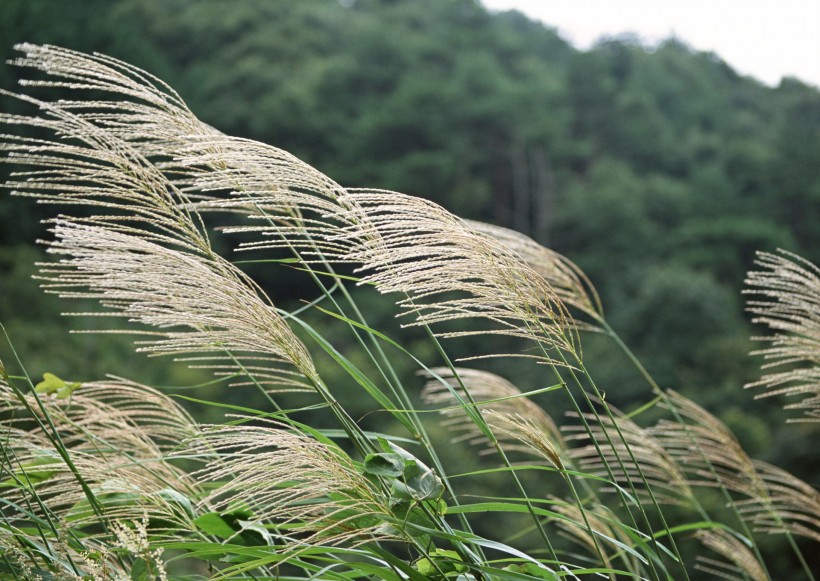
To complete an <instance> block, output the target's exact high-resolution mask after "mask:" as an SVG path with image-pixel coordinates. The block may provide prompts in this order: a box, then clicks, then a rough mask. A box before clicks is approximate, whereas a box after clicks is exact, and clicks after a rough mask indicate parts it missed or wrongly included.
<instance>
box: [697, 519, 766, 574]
mask: <svg viewBox="0 0 820 581" xmlns="http://www.w3.org/2000/svg"><path fill="white" fill-rule="evenodd" d="M695 537H696V538H697V539H698V540H699V541H700V542H701V544H703V546H705V547H707V548H709V549H711V550H712V551H714V552H716V553H718V554H719V555H720V556H721V557H723V559H724V560H723V561H719V560H717V559H712V558H709V557H705V556H703V555H698V557H697V562H696V563H695V568H696V569H699V570H701V571H703V572H704V573H706V574H707V575H713V576H714V577H716V578H722V579H745V578H748V579H751V580H752V581H767V580H768V579H769V576H768V575H767V574H766V571H765V569H764V568H763V566H762V565H761V564H760V561H758V560H757V557H756V556H755V554H754V553H753V552H752V551H751V549H749V547H748V546H747V545H746V543H744V542H743V541H741V540H740V539H738V538H737V537H736V536H734V535H733V534H732V533H730V532H729V531H727V530H726V529H717V528H716V529H703V530H700V531H698V532H697V533H695Z"/></svg>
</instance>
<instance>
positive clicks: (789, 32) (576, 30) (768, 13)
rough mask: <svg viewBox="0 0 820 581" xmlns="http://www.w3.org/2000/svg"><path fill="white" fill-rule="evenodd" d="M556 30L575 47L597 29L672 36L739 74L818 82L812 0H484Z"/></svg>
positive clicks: (819, 35) (817, 21)
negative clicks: (715, 58)
mask: <svg viewBox="0 0 820 581" xmlns="http://www.w3.org/2000/svg"><path fill="white" fill-rule="evenodd" d="M482 2H483V4H484V5H485V6H487V8H489V9H490V10H509V9H516V10H520V11H521V12H523V13H525V14H526V15H527V16H529V17H530V18H532V19H535V20H540V21H542V22H544V23H545V24H547V25H549V26H553V27H555V28H557V29H558V30H559V32H560V33H561V35H562V36H563V37H564V38H565V39H567V40H569V41H571V42H572V43H573V44H574V45H575V46H577V47H579V48H584V49H585V48H588V47H589V46H591V45H592V44H593V43H594V42H595V40H597V39H598V38H599V37H601V36H612V35H616V34H619V33H624V32H633V33H637V34H638V36H640V37H641V38H643V39H644V40H645V41H647V42H649V43H653V42H657V41H659V40H662V39H664V38H668V37H669V36H672V35H674V36H676V37H677V38H679V39H681V40H682V41H684V42H685V43H686V44H688V45H689V46H691V47H692V48H694V49H696V50H703V51H713V52H715V53H717V54H718V55H719V56H720V57H721V58H722V59H723V60H724V61H726V62H727V63H729V65H730V66H731V67H732V68H734V69H735V70H737V71H738V72H739V73H741V74H744V75H750V76H753V77H756V78H758V79H760V80H761V81H763V82H765V83H766V84H769V85H777V84H778V83H779V82H780V79H781V78H782V77H783V76H793V77H797V78H799V79H801V80H802V81H804V82H807V83H810V84H812V85H814V86H816V87H818V88H820V30H818V26H819V25H820V1H818V0H777V1H776V2H775V1H760V0H688V1H687V0H654V1H652V0H617V1H611V0H482Z"/></svg>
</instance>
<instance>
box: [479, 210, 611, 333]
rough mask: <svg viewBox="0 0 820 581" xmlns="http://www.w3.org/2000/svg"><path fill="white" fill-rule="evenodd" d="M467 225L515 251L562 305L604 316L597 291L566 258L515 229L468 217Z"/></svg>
mask: <svg viewBox="0 0 820 581" xmlns="http://www.w3.org/2000/svg"><path fill="white" fill-rule="evenodd" d="M467 224H468V225H469V226H470V227H471V228H474V229H475V230H476V231H478V232H483V233H484V234H488V235H490V236H492V237H493V238H495V239H496V240H498V241H499V242H501V243H503V244H504V245H506V246H507V247H508V248H509V249H510V250H512V251H513V252H515V253H516V254H518V255H519V256H520V257H521V259H522V260H524V262H526V263H527V264H528V265H529V266H530V267H531V268H532V269H533V270H534V271H535V272H537V273H538V274H539V275H541V276H542V277H543V278H544V280H546V281H547V282H548V283H549V284H550V286H552V288H553V289H554V290H555V294H556V295H557V296H558V298H560V299H561V301H563V303H564V304H566V305H569V306H571V307H574V308H576V309H578V310H579V311H581V312H583V313H584V314H586V315H588V316H589V317H590V318H591V319H592V321H594V322H598V321H600V320H602V319H603V318H604V314H603V307H602V306H601V300H600V298H599V297H598V292H597V291H596V290H595V287H594V286H593V285H592V283H591V282H590V280H589V279H588V278H587V276H586V275H585V274H584V272H583V271H582V270H581V269H580V268H578V266H576V265H575V263H573V262H572V261H570V260H569V259H568V258H566V257H565V256H562V255H561V254H559V253H557V252H555V251H554V250H551V249H549V248H546V247H544V246H542V245H541V244H539V243H538V242H536V241H535V240H533V239H532V238H530V237H529V236H526V235H525V234H522V233H520V232H517V231H515V230H510V229H509V228H502V227H501V226H494V225H492V224H486V223H484V222H477V221H473V220H467ZM576 322H578V325H579V326H580V327H581V328H587V329H596V328H597V327H596V325H595V323H594V322H593V323H592V324H590V323H581V322H579V321H577V320H576Z"/></svg>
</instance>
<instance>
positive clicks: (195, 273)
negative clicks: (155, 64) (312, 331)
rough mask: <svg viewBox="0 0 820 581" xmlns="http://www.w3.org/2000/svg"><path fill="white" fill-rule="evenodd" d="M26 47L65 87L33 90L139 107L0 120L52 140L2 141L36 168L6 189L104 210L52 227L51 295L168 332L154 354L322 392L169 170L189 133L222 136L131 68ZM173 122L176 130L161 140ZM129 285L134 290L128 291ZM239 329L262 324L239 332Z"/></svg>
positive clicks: (70, 108) (44, 107) (81, 106)
mask: <svg viewBox="0 0 820 581" xmlns="http://www.w3.org/2000/svg"><path fill="white" fill-rule="evenodd" d="M21 48H22V50H25V51H27V53H28V57H27V58H25V59H20V60H18V61H16V62H17V64H20V65H22V66H32V67H35V68H39V69H41V70H43V71H45V72H47V73H50V74H52V75H56V76H57V77H58V79H63V80H57V81H54V80H49V81H38V82H29V83H28V84H30V85H45V86H65V87H68V88H72V89H89V88H91V89H99V90H105V91H109V92H114V93H115V94H117V95H119V96H125V97H130V98H132V99H134V100H136V101H139V103H138V104H134V103H120V102H117V101H113V102H108V101H89V102H82V101H60V102H56V103H46V102H42V101H38V100H36V99H32V98H30V97H20V98H21V99H23V100H25V101H28V102H30V103H32V104H34V105H36V106H38V107H39V108H40V113H41V114H40V116H39V117H24V116H11V115H0V122H2V123H5V124H11V125H16V124H20V125H29V126H34V127H40V128H43V129H48V130H50V131H51V132H53V134H55V136H56V139H55V140H52V141H49V140H34V139H29V138H22V137H15V136H10V135H6V136H3V138H2V141H0V150H5V151H6V152H8V157H7V158H6V160H5V161H8V162H11V163H18V164H22V165H29V166H32V168H33V169H32V170H30V171H26V172H19V173H17V174H15V175H14V177H13V179H12V181H10V182H9V183H8V184H6V185H7V187H10V188H12V189H15V190H16V191H17V193H19V194H22V195H31V196H35V197H38V198H39V199H40V200H41V201H44V202H49V203H58V204H64V205H84V206H89V207H90V208H92V210H93V211H96V212H98V213H97V214H94V215H91V216H86V217H74V218H71V217H65V216H63V217H61V218H60V219H58V220H56V221H55V226H54V232H55V234H56V236H57V241H56V242H54V243H53V244H52V247H51V249H50V250H51V251H52V252H56V253H60V254H63V255H68V257H69V258H67V259H64V260H62V261H61V262H60V263H59V264H58V265H56V266H54V267H53V268H48V267H47V268H46V271H45V277H46V279H47V280H48V281H49V285H50V286H51V288H52V290H57V291H58V292H61V294H63V295H64V296H73V297H83V298H85V297H93V298H97V299H98V300H100V301H102V302H103V303H104V304H105V306H107V307H109V308H111V311H112V314H113V315H115V316H123V317H127V318H129V319H130V320H132V321H138V322H141V323H145V324H148V325H158V326H159V327H160V328H161V329H168V328H173V330H169V331H155V332H154V333H153V335H154V336H159V337H163V338H162V339H158V340H156V341H153V342H152V341H147V342H145V343H143V349H145V350H147V351H150V352H153V353H175V354H179V355H182V354H186V353H189V354H195V355H196V356H197V358H198V360H199V361H202V362H203V365H214V366H217V365H218V369H220V370H221V372H224V373H225V374H235V373H246V372H248V371H249V370H251V371H253V372H254V374H255V375H259V376H260V383H263V384H277V385H279V384H284V385H285V386H286V387H294V386H295V387H299V388H303V387H304V383H305V382H304V381H303V379H302V378H300V376H303V377H304V378H307V383H309V384H312V383H315V381H316V372H315V369H314V368H313V364H312V361H311V360H310V357H309V356H308V354H307V351H306V349H305V348H304V347H303V346H302V345H301V343H300V341H299V340H298V339H297V338H296V336H295V335H294V334H293V333H292V332H291V330H290V329H289V327H288V326H287V324H286V323H285V322H284V320H283V319H282V317H281V316H280V315H279V314H278V313H277V312H276V310H275V308H274V307H273V306H271V305H270V303H269V301H268V300H267V298H266V297H265V296H264V293H262V291H261V290H260V289H258V288H257V287H256V285H255V284H254V283H253V282H252V281H251V280H250V279H248V278H247V277H246V276H245V275H244V274H243V273H242V272H241V271H239V270H238V269H237V268H236V267H235V266H233V265H232V264H230V263H229V262H227V261H226V260H224V259H222V258H221V257H219V256H218V255H217V254H215V253H214V251H213V250H212V249H211V247H210V243H209V240H208V238H207V235H206V234H205V233H204V232H205V230H204V226H203V224H202V222H201V220H200V219H199V216H198V215H197V214H196V212H194V211H193V210H192V209H191V208H192V206H191V202H190V198H189V197H188V196H187V195H186V193H184V192H183V190H182V189H181V186H180V184H178V183H176V182H175V181H173V179H172V177H173V172H168V171H167V170H166V169H164V168H163V165H164V164H165V163H166V162H167V160H168V159H174V157H173V156H174V155H176V154H177V153H178V152H179V150H180V149H182V148H183V144H184V143H185V141H186V140H185V135H186V131H187V132H192V131H193V132H199V133H195V137H196V138H197V139H199V138H202V135H203V134H206V133H207V134H210V135H214V134H215V132H214V131H213V130H211V129H210V128H207V126H205V125H204V124H201V123H199V122H198V121H196V120H195V118H194V117H193V116H192V115H189V114H186V113H185V111H187V109H184V108H183V107H184V106H183V105H182V104H181V101H179V100H178V97H176V96H175V95H174V94H173V93H172V92H170V89H167V90H166V89H164V88H157V87H156V86H154V85H153V84H151V82H150V81H151V79H150V78H149V77H148V75H147V74H145V73H141V72H139V71H138V70H137V69H134V68H133V67H129V66H128V65H125V64H123V63H117V62H116V61H113V60H112V59H107V58H106V57H101V56H94V57H91V56H87V55H82V54H79V53H74V52H71V51H65V50H63V49H55V48H53V47H35V46H32V45H23V46H22V47H21ZM112 63H116V64H112ZM109 65H110V66H109ZM123 71H124V72H123ZM138 105H139V106H138ZM152 112H154V113H157V116H158V119H155V122H154V124H151V123H148V122H147V121H146V120H147V119H149V118H150V116H151V113H152ZM169 118H171V119H174V120H175V121H176V125H174V124H170V125H169V126H170V127H171V128H172V130H169V131H165V132H163V131H160V129H159V128H160V127H161V126H163V122H164V121H167V120H168V119H169ZM146 125H147V126H148V127H146ZM132 130H133V132H132ZM151 130H155V131H156V132H157V133H156V135H154V137H153V139H149V138H147V137H146V135H147V133H146V132H148V133H150V131H151ZM152 156H153V157H152ZM183 183H184V182H183ZM103 256H104V257H105V259H101V258H102V257H103ZM186 268H190V269H191V270H190V272H186V271H185V269H186ZM126 281H127V282H128V283H131V284H132V285H133V286H132V287H131V288H127V287H126V285H125V283H126ZM83 288H87V290H86V291H84V290H83ZM208 291H210V292H211V293H212V295H211V297H210V299H206V296H205V295H206V294H208ZM206 302H208V303H209V304H208V308H207V311H208V312H205V309H204V306H205V303H206ZM214 303H218V306H217V307H216V308H215V307H214ZM217 315H219V316H217ZM243 321H245V322H247V321H254V322H255V323H254V325H252V326H245V327H244V328H243V327H242V326H236V327H234V326H235V325H236V323H237V322H243ZM185 328H187V329H189V331H185V330H183V329H185ZM150 334H151V333H149V335H150ZM230 351H237V354H233V353H228V352H230ZM292 368H295V370H294V369H292ZM269 369H270V371H266V370H269Z"/></svg>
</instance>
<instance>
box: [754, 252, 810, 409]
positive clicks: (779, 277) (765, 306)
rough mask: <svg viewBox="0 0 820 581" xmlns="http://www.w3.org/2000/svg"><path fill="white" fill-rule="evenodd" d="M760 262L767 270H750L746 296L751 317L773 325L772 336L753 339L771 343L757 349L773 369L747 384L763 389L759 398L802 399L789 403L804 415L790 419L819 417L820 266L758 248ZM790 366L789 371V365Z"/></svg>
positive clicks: (788, 255) (770, 325)
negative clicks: (752, 298) (761, 250)
mask: <svg viewBox="0 0 820 581" xmlns="http://www.w3.org/2000/svg"><path fill="white" fill-rule="evenodd" d="M755 264H756V265H757V266H759V267H761V268H762V269H764V270H759V271H752V272H749V273H748V276H747V278H746V284H747V286H748V288H747V289H746V290H745V291H744V293H745V294H748V295H752V296H754V297H758V298H756V300H750V301H749V302H748V303H747V307H748V311H749V312H751V313H752V314H754V315H755V317H754V318H753V319H752V321H753V322H755V323H760V324H762V325H765V326H766V327H768V328H769V330H770V331H771V332H772V334H771V335H768V336H763V337H754V339H755V340H757V341H763V342H766V343H768V344H769V347H767V348H765V349H761V350H759V351H755V352H754V353H753V355H762V356H763V358H764V360H765V361H766V363H765V364H764V365H763V370H764V371H768V370H773V369H783V370H781V371H769V372H768V373H767V374H766V375H764V376H763V377H762V378H761V379H760V380H759V381H756V382H753V383H749V384H747V385H746V386H745V387H762V388H764V389H765V390H766V391H765V392H764V393H761V394H759V395H757V396H756V397H770V396H774V395H783V396H786V397H787V398H789V399H795V398H802V399H801V400H800V401H798V402H796V403H790V404H788V405H786V406H785V409H788V410H798V411H800V412H802V413H803V416H802V417H800V418H796V419H791V420H789V421H808V422H817V421H820V269H818V268H817V267H816V266H815V265H813V264H811V263H810V262H808V261H807V260H804V259H802V258H800V257H799V256H797V255H795V254H792V253H789V252H785V251H782V250H781V251H780V255H777V254H770V253H767V252H759V253H758V254H757V260H756V261H755ZM784 368H785V369H784Z"/></svg>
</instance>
